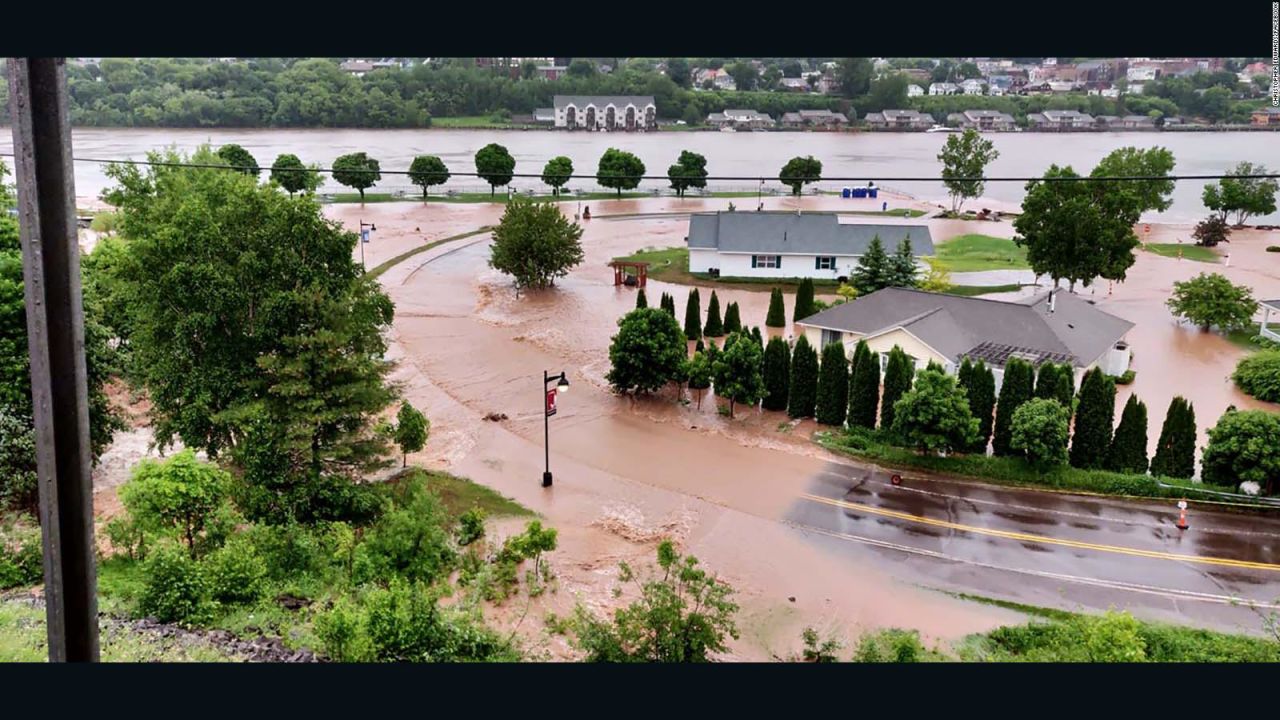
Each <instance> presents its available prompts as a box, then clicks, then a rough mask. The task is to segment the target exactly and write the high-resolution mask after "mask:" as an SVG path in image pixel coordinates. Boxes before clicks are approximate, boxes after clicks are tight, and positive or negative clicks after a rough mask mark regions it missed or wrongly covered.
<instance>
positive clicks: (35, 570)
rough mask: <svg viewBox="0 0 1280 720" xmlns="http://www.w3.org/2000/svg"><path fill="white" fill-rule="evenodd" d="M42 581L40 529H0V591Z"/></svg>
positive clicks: (42, 558) (42, 549)
mask: <svg viewBox="0 0 1280 720" xmlns="http://www.w3.org/2000/svg"><path fill="white" fill-rule="evenodd" d="M43 579H44V546H43V545H42V544H41V541H40V528H23V529H15V528H10V529H7V530H5V529H3V528H0V590H5V589H7V588H11V587H26V586H28V585H36V584H38V583H40V582H41V581H42V580H43Z"/></svg>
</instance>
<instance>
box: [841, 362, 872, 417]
mask: <svg viewBox="0 0 1280 720" xmlns="http://www.w3.org/2000/svg"><path fill="white" fill-rule="evenodd" d="M866 345H867V342H866V341H865V340H859V341H858V344H857V345H856V346H854V348H853V357H852V358H850V359H849V410H848V411H847V412H846V413H845V421H846V422H847V423H849V427H853V426H854V425H855V424H856V423H855V422H854V418H856V417H857V416H858V411H857V410H856V409H855V406H856V405H857V403H858V393H857V387H858V365H860V364H861V363H862V361H863V360H864V359H865V358H866V357H867V356H868V355H870V354H871V350H869V349H868V348H867V347H866Z"/></svg>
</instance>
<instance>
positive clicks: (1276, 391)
mask: <svg viewBox="0 0 1280 720" xmlns="http://www.w3.org/2000/svg"><path fill="white" fill-rule="evenodd" d="M1231 379H1232V380H1234V381H1235V383H1236V387H1238V388H1240V390H1241V391H1243V392H1245V393H1247V394H1249V395H1252V396H1254V397H1256V398H1258V399H1259V400H1265V401H1267V402H1280V350H1263V351H1262V352H1256V353H1254V354H1252V355H1249V356H1248V357H1246V358H1244V359H1243V360H1241V361H1240V362H1239V364H1237V365H1236V371H1235V372H1234V373H1232V374H1231Z"/></svg>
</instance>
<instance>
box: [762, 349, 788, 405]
mask: <svg viewBox="0 0 1280 720" xmlns="http://www.w3.org/2000/svg"><path fill="white" fill-rule="evenodd" d="M790 382H791V348H789V347H787V341H786V340H783V339H782V338H780V337H775V338H772V339H770V340H769V344H768V345H767V346H765V349H764V389H765V391H767V392H768V393H769V394H768V395H765V396H764V402H763V403H762V404H763V405H764V409H765V410H786V409H787V387H788V385H789V384H790Z"/></svg>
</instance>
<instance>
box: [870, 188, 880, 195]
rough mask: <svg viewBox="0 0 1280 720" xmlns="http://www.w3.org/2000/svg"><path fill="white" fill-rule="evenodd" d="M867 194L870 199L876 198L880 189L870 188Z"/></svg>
mask: <svg viewBox="0 0 1280 720" xmlns="http://www.w3.org/2000/svg"><path fill="white" fill-rule="evenodd" d="M867 193H868V194H869V195H871V197H878V196H879V195H880V188H870V189H868V190H867Z"/></svg>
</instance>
